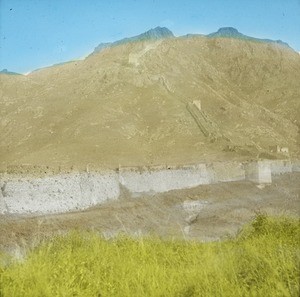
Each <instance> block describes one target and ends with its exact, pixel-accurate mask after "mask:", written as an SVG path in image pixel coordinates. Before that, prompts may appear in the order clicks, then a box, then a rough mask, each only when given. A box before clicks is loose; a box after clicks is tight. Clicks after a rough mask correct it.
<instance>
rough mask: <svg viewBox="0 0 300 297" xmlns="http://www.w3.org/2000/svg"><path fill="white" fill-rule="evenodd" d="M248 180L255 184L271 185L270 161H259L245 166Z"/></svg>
mask: <svg viewBox="0 0 300 297" xmlns="http://www.w3.org/2000/svg"><path fill="white" fill-rule="evenodd" d="M244 167H245V177H246V180H249V181H252V182H255V183H259V184H261V183H271V182H272V175H271V164H270V162H268V161H258V162H251V163H246V164H245V166H244Z"/></svg>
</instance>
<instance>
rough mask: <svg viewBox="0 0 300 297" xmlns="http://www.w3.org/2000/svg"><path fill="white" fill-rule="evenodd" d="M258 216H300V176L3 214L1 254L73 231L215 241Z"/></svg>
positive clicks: (18, 250) (222, 184) (21, 250)
mask: <svg viewBox="0 0 300 297" xmlns="http://www.w3.org/2000/svg"><path fill="white" fill-rule="evenodd" d="M186 201H188V202H191V201H200V202H202V203H203V205H204V207H203V209H200V210H196V211H194V212H189V211H186V210H185V209H184V208H183V207H182V206H183V203H184V202H186ZM258 213H266V214H269V215H285V216H293V217H299V216H300V173H296V172H294V173H289V174H284V175H281V176H277V177H274V179H273V183H272V184H271V185H265V186H264V187H262V186H259V185H256V184H253V183H251V182H247V181H243V182H231V183H219V184H215V185H203V186H199V187H196V188H193V189H186V190H174V191H169V192H167V193H163V194H156V195H153V196H147V195H144V196H140V197H131V196H130V195H129V193H127V192H126V191H123V196H122V198H121V200H118V201H114V202H108V203H106V204H103V205H100V206H99V207H96V208H92V209H89V210H86V211H82V212H74V213H67V214H57V215H47V216H38V217H29V216H12V215H10V216H8V215H5V216H4V215H2V216H1V215H0V250H1V249H2V250H6V251H10V252H12V253H15V254H16V255H17V256H20V255H18V253H20V252H21V253H22V252H23V251H24V250H26V248H28V247H30V246H34V245H36V244H37V243H39V242H40V241H41V240H43V239H44V238H47V237H51V236H53V235H54V234H64V233H65V232H68V231H70V230H74V229H77V230H94V231H96V232H100V233H102V234H104V235H105V236H108V237H110V236H114V235H116V234H119V233H123V232H124V233H126V234H130V235H137V236H140V235H147V234H152V235H153V234H154V235H158V236H162V237H164V238H170V237H172V238H185V239H195V240H200V241H212V240H219V239H223V238H226V236H228V235H229V236H233V235H235V234H236V233H237V232H238V230H239V229H240V228H241V227H242V226H243V225H244V224H245V223H247V222H249V221H251V220H252V219H253V218H254V217H255V216H256V215H257V214H258Z"/></svg>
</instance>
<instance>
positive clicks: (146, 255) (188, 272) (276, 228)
mask: <svg viewBox="0 0 300 297" xmlns="http://www.w3.org/2000/svg"><path fill="white" fill-rule="evenodd" d="M299 240H300V224H299V220H296V219H288V218H271V217H266V216H264V215H259V216H258V217H257V218H256V219H255V220H254V222H253V223H252V224H250V225H248V226H246V227H245V228H244V229H243V230H242V232H241V233H240V234H239V235H238V237H237V238H235V239H228V240H225V241H223V242H214V243H196V242H190V241H178V240H162V239H159V238H153V237H152V238H143V239H140V238H139V239H133V238H128V237H126V236H120V237H118V238H115V239H110V240H106V239H103V238H101V237H99V236H98V235H96V234H93V233H84V234H82V233H81V234H79V233H72V234H69V235H68V236H64V237H57V238H54V239H53V240H51V241H49V242H45V243H44V244H42V245H40V246H39V247H38V248H36V249H34V250H33V251H31V252H29V254H28V255H27V257H26V259H25V261H24V262H22V263H16V262H13V261H11V263H9V264H8V265H7V264H6V265H4V264H2V266H1V268H0V296H1V297H14V296H22V297H26V296H28V297H44V296H45V297H46V296H49V297H50V296H51V297H53V296H80V297H81V296H130V297H132V296H230V297H232V296H262V297H266V296H272V297H275V296H280V297H282V296H299V290H300V289H299V276H300V275H299V273H300V272H299V266H300V249H299ZM2 257H3V256H2ZM4 262H5V261H2V263H4ZM6 263H7V261H6Z"/></svg>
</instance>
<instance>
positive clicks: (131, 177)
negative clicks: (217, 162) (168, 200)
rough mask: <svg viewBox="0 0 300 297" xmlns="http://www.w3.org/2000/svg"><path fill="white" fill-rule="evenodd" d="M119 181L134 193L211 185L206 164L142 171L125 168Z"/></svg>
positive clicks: (121, 170)
mask: <svg viewBox="0 0 300 297" xmlns="http://www.w3.org/2000/svg"><path fill="white" fill-rule="evenodd" d="M119 181H120V183H121V184H122V185H123V186H124V187H125V188H127V189H128V190H129V191H130V192H132V193H143V192H145V193H147V192H157V193H161V192H167V191H170V190H175V189H185V188H192V187H196V186H199V185H203V184H208V183H210V181H209V179H208V173H207V170H206V165H205V164H200V165H192V166H184V167H182V168H169V169H167V168H162V169H159V168H157V169H156V170H151V169H146V170H141V171H137V170H134V169H133V168H124V169H120V170H119Z"/></svg>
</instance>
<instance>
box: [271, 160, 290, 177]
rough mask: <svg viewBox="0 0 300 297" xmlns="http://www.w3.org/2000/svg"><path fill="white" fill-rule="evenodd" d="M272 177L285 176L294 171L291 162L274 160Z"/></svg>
mask: <svg viewBox="0 0 300 297" xmlns="http://www.w3.org/2000/svg"><path fill="white" fill-rule="evenodd" d="M270 165H271V171H272V175H278V174H284V173H289V172H292V171H293V165H292V162H291V160H273V161H271V162H270Z"/></svg>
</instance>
